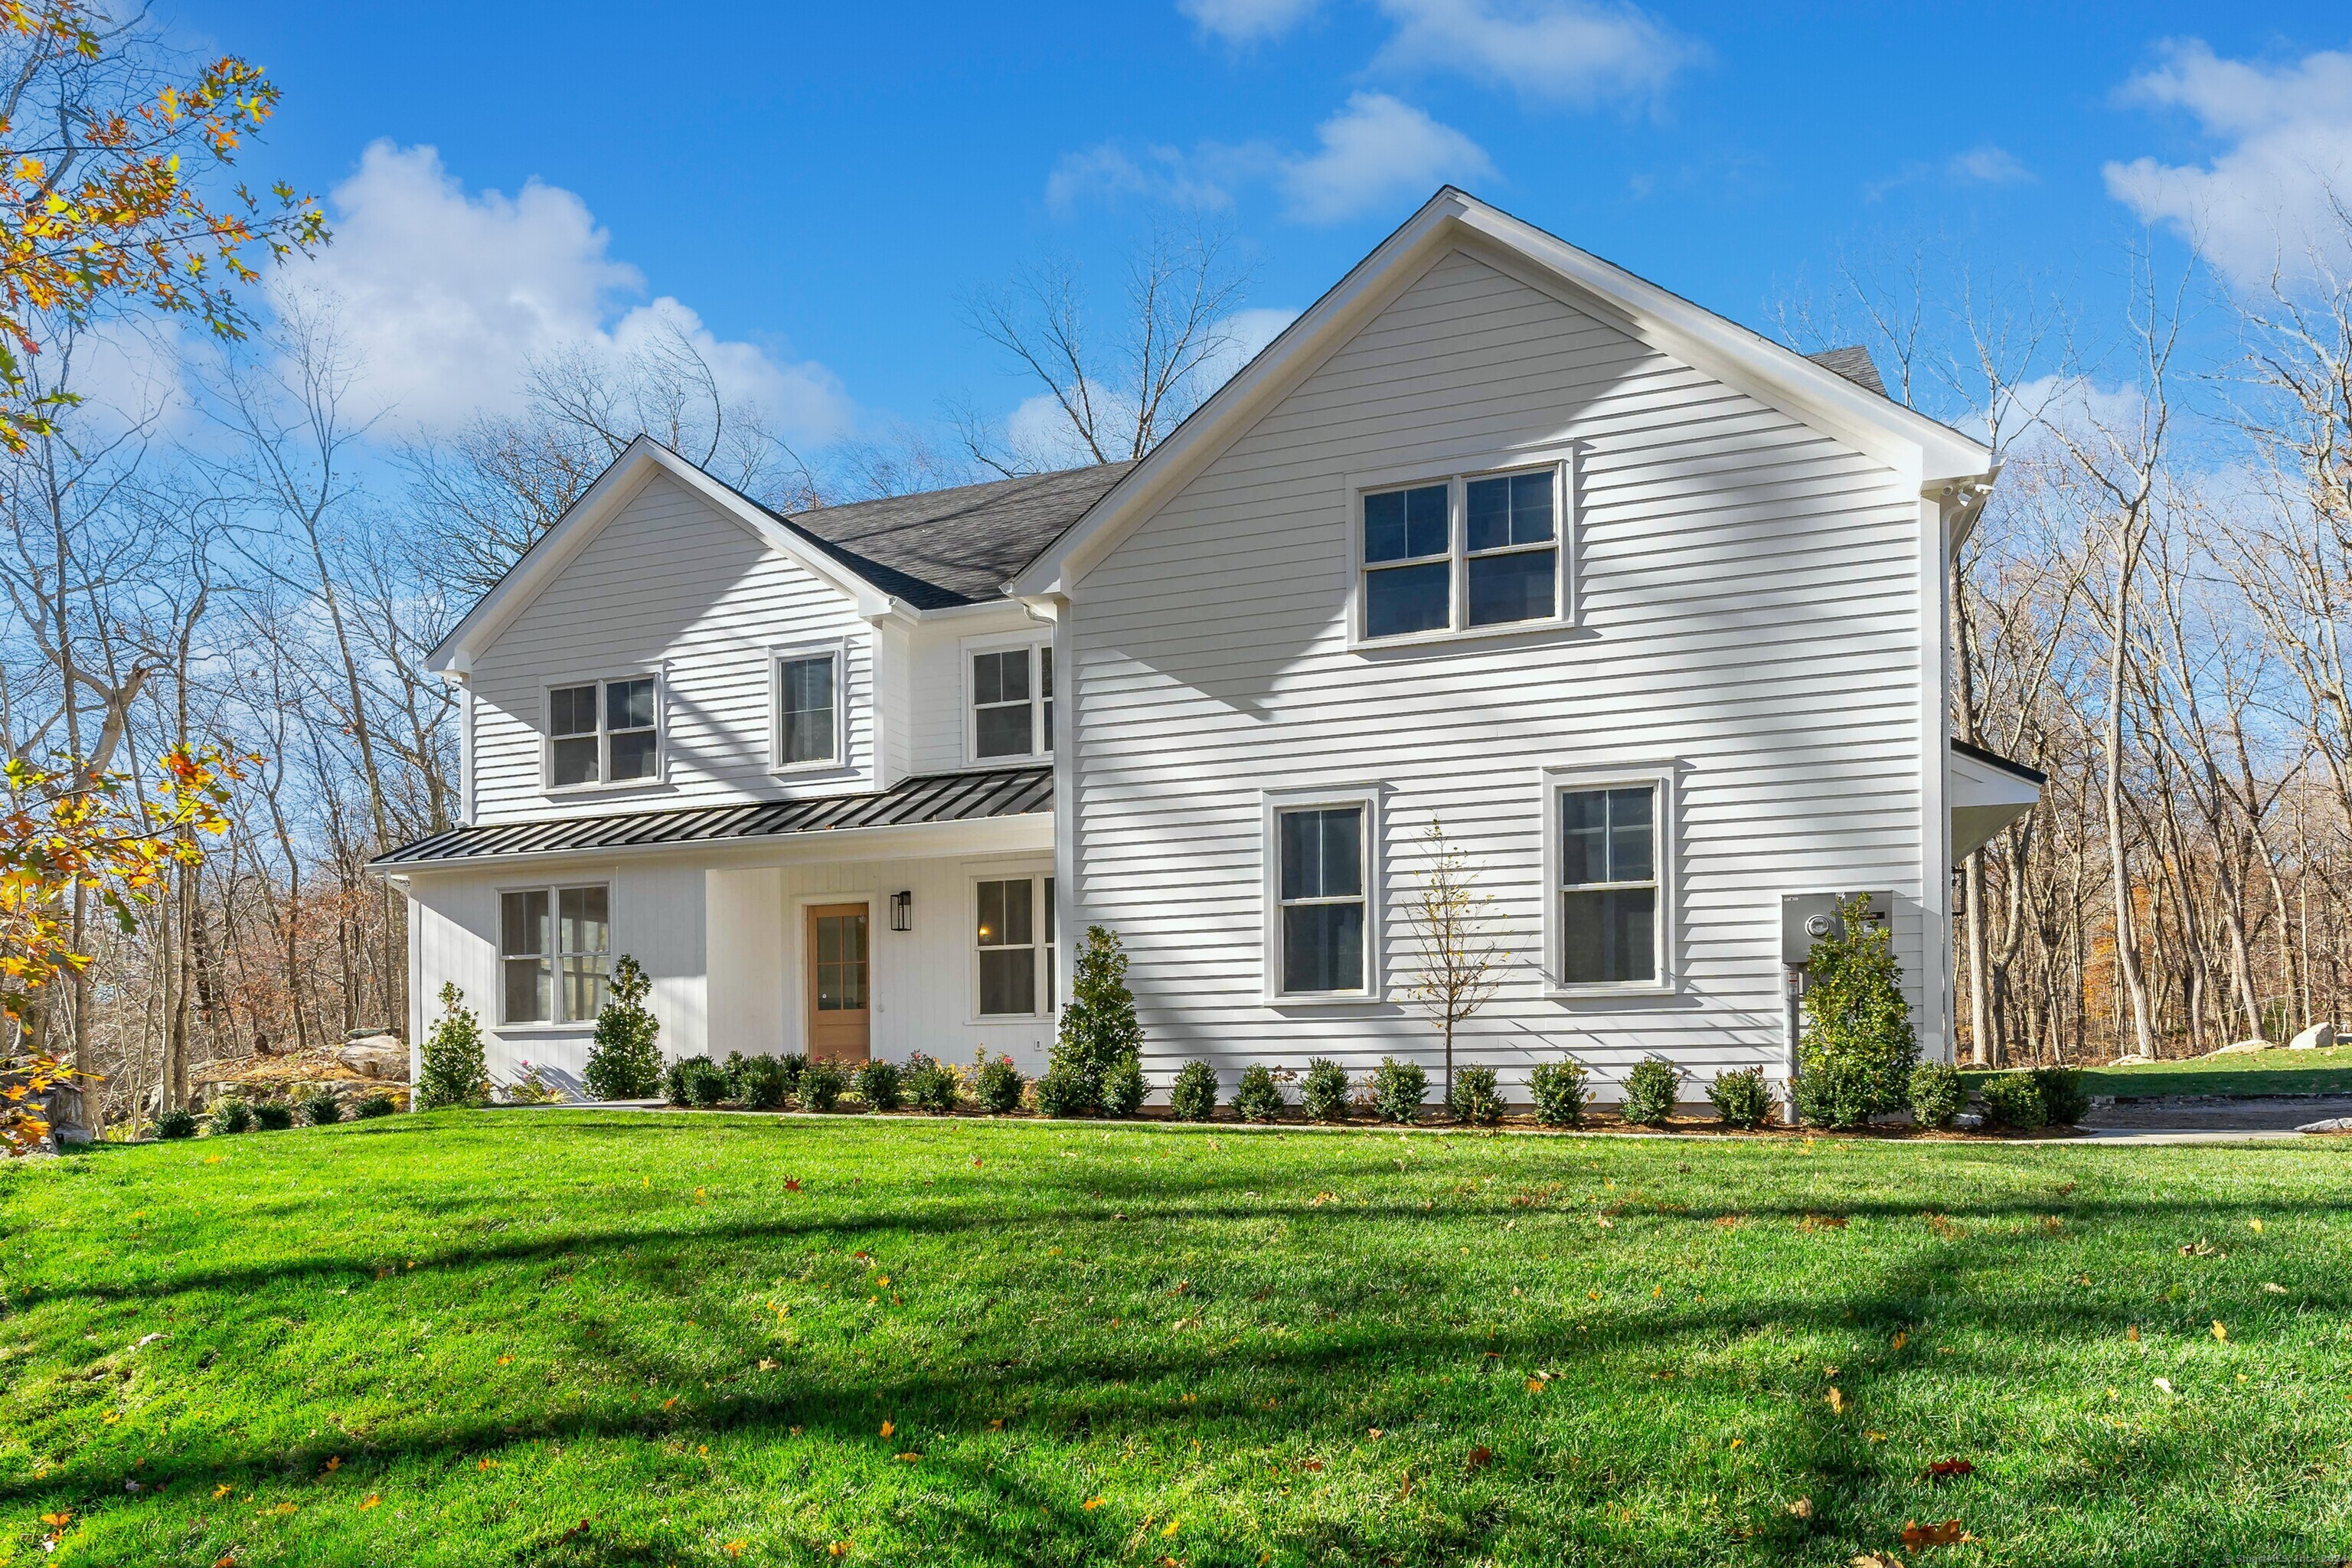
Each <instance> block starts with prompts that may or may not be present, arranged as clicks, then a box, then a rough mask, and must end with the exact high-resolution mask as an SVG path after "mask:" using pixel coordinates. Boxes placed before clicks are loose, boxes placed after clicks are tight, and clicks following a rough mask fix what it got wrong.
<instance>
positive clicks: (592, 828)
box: [369, 767, 1054, 868]
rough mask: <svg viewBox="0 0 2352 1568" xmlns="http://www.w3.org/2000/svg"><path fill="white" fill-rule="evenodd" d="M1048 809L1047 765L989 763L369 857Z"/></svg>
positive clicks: (485, 831)
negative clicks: (837, 790) (868, 787)
mask: <svg viewBox="0 0 2352 1568" xmlns="http://www.w3.org/2000/svg"><path fill="white" fill-rule="evenodd" d="M1053 809H1054V770H1053V769H1052V768H1050V767H1044V768H996V769H991V770H988V771H984V772H976V773H926V774H923V775H921V776H919V777H917V778H911V779H905V780H902V781H900V782H899V783H898V784H893V785H891V786H890V787H889V788H888V789H886V790H883V791H880V792H879V793H877V794H869V795H814V796H810V797H808V798H805V799H801V800H766V801H753V802H751V803H749V804H746V805H706V806H697V807H692V808H689V809H688V810H684V811H639V812H627V813H621V814H618V815H614V816H567V817H561V818H557V819H554V820H541V821H538V822H501V823H498V824H495V825H493V826H486V827H451V828H446V829H444V830H443V831H442V832H439V833H436V834H434V835H432V836H431V837H426V838H420V839H418V840H417V841H416V842H415V843H414V844H404V845H403V846H401V847H399V848H397V849H393V850H388V851H386V852H385V853H384V854H382V855H379V856H377V857H376V858H374V859H373V860H372V861H370V862H369V864H370V865H371V866H375V867H383V868H396V867H403V866H429V865H432V864H434V863H435V862H438V861H450V860H475V859H479V858H483V857H485V856H499V855H548V854H555V853H559V852H562V851H563V850H568V849H630V848H649V847H656V846H669V845H682V844H706V843H709V842H710V841H711V840H713V839H721V838H761V837H773V836H776V835H779V834H787V833H828V832H833V831H835V830H838V829H841V828H845V827H905V826H911V825H913V824H916V823H923V822H970V821H974V820H977V819H979V818H981V817H986V816H1024V815H1026V814H1027V813H1030V812H1033V811H1051V810H1053Z"/></svg>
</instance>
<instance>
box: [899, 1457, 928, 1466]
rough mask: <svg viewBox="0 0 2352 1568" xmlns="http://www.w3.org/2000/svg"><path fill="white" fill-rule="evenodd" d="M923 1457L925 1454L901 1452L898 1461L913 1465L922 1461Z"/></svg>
mask: <svg viewBox="0 0 2352 1568" xmlns="http://www.w3.org/2000/svg"><path fill="white" fill-rule="evenodd" d="M922 1457H923V1456H922V1455H920V1454H901V1455H899V1456H898V1462H899V1463H900V1464H905V1465H912V1464H915V1463H918V1462H919V1461H920V1460H921V1458H922Z"/></svg>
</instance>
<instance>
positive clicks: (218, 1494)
mask: <svg viewBox="0 0 2352 1568" xmlns="http://www.w3.org/2000/svg"><path fill="white" fill-rule="evenodd" d="M228 1494H229V1484H228V1483H227V1482H226V1481H223V1482H222V1483H221V1484H220V1485H218V1486H216V1487H215V1488H214V1489H213V1501H215V1502H218V1501H220V1500H221V1499H223V1498H225V1497H226V1496H228Z"/></svg>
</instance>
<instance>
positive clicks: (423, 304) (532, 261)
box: [272, 142, 851, 440]
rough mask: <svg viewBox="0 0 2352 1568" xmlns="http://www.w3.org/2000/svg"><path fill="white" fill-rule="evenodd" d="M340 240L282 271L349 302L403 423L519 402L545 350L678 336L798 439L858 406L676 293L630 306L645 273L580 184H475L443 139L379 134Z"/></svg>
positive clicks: (382, 393) (279, 279)
mask: <svg viewBox="0 0 2352 1568" xmlns="http://www.w3.org/2000/svg"><path fill="white" fill-rule="evenodd" d="M332 203H333V208H334V216H333V223H334V229H335V240H334V243H333V244H332V245H330V246H328V247H326V248H325V249H324V250H322V251H320V254H319V256H318V257H317V258H316V259H315V260H313V261H310V262H309V263H304V264H297V265H293V266H289V267H286V268H280V269H278V271H277V273H276V274H274V275H273V279H272V286H273V288H274V289H277V290H278V292H279V297H280V298H281V300H292V299H295V298H298V297H299V296H300V295H302V294H304V293H308V292H311V291H316V292H317V293H320V294H323V295H327V296H331V297H332V298H334V299H335V300H338V301H339V302H340V306H341V330H342V332H343V334H344V337H345V339H346V341H347V342H348V344H349V346H350V347H351V348H352V350H353V351H354V352H355V353H356V354H357V355H358V356H359V358H360V360H361V362H362V369H361V373H360V384H359V385H358V387H356V388H355V391H356V392H357V393H358V394H359V395H360V396H362V398H364V399H366V400H370V401H373V402H375V403H377V404H379V405H383V406H384V407H385V408H387V409H389V410H390V412H389V414H388V416H387V424H388V425H389V426H391V427H392V428H394V429H395V430H414V429H431V428H443V427H446V426H449V425H451V424H454V423H456V422H457V421H459V420H462V419H463V418H465V417H466V416H468V415H471V414H474V413H476V412H478V411H486V412H493V413H496V412H507V411H511V410H512V409H514V408H515V407H516V406H517V405H518V404H519V403H520V376H521V372H522V369H523V366H524V365H525V364H526V363H528V362H530V360H531V359H532V358H533V357H534V356H538V355H541V354H546V353H551V352H552V351H555V350H558V349H562V348H567V347H572V346H585V347H587V348H589V349H591V350H604V351H609V352H611V353H614V354H615V355H616V356H617V355H625V354H627V353H629V352H630V351H631V350H632V349H633V348H636V347H640V346H643V345H645V344H646V343H647V342H649V341H651V340H652V339H653V338H654V337H655V336H656V334H659V333H663V332H667V331H675V332H677V333H678V334H680V335H682V336H683V337H684V338H685V339H686V341H688V342H691V343H692V344H693V345H694V346H695V348H696V349H697V351H698V352H699V353H701V354H702V355H703V357H704V358H705V359H706V360H707V361H708V362H709V364H710V367H711V369H712V372H713V374H715V375H716V377H717V378H718V380H719V387H720V390H721V392H722V393H723V394H724V395H726V396H727V397H728V398H729V399H730V401H742V402H748V403H751V404H752V405H755V406H757V407H759V408H760V409H761V411H762V412H763V413H764V414H765V415H766V416H768V417H769V418H770V419H771V420H772V422H773V423H774V424H775V426H777V428H778V429H779V430H780V431H782V432H783V433H784V434H786V435H789V436H792V437H795V438H803V439H813V440H824V439H828V438H830V437H834V436H836V435H838V434H840V433H841V432H842V431H843V430H844V429H845V428H846V427H847V425H848V423H849V418H850V412H851V411H850V406H849V404H848V400H847V398H846V397H845V395H844V393H843V391H842V389H841V386H840V384H839V383H838V381H837V380H836V379H835V377H834V375H833V374H832V373H831V372H830V371H828V370H826V369H825V368H824V366H822V365H819V364H814V363H789V362H786V361H783V360H780V359H778V358H777V357H775V356H774V355H772V354H771V353H769V352H768V351H767V350H765V349H763V348H761V347H760V346H759V345H757V344H754V343H749V342H733V341H726V340H721V339H719V337H718V336H717V335H716V334H714V333H713V332H711V331H710V330H709V328H707V327H705V326H704V325H703V323H702V321H701V319H700V318H699V317H698V316H697V315H696V314H695V312H694V311H693V310H690V309H688V307H687V306H685V305H683V304H681V303H680V302H679V301H677V300H674V299H671V298H668V297H667V296H663V297H661V298H657V299H656V300H651V301H650V302H647V303H642V304H637V305H634V306H629V307H627V308H624V302H625V299H626V297H627V296H629V295H632V294H636V293H639V292H641V291H642V290H643V289H644V286H645V279H644V276H643V275H642V274H641V273H639V272H638V271H637V269H636V268H634V267H631V266H629V265H628V264H626V263H625V262H622V261H618V260H615V259H614V258H613V257H612V256H611V255H610V254H609V246H610V241H611V236H610V235H609V234H607V233H606V231H605V230H604V229H603V228H600V227H599V226H597V224H596V221H595V219H594V217H593V216H592V215H591V214H590V212H589V211H588V207H587V204H586V203H584V202H583V201H582V200H581V199H580V198H579V197H578V196H577V195H573V194H572V192H570V191H566V190H562V189H559V188H558V187H556V186H553V185H548V184H541V183H540V182H539V181H537V180H533V181H530V183H528V184H525V185H524V186H523V188H522V190H521V191H520V193H519V194H518V195H513V196H507V195H502V194H500V193H499V192H497V191H483V192H480V193H479V194H477V195H469V194H467V191H466V189H465V187H464V185H463V184H461V183H460V182H459V181H458V180H457V178H456V177H455V176H454V175H452V174H450V173H449V172H448V171H447V170H446V168H445V167H444V166H443V165H442V163H441V158H440V154H439V153H436V151H435V150H434V149H433V148H431V147H409V148H402V147H396V146H394V144H393V143H391V142H374V143H373V144H372V145H371V146H369V148H368V149H367V151H366V152H365V153H362V154H361V157H360V164H359V168H358V169H357V170H356V171H355V172H354V173H353V174H352V176H351V177H350V178H349V179H347V180H345V181H344V182H343V183H342V184H340V185H338V186H337V187H336V188H335V190H334V192H333V194H332Z"/></svg>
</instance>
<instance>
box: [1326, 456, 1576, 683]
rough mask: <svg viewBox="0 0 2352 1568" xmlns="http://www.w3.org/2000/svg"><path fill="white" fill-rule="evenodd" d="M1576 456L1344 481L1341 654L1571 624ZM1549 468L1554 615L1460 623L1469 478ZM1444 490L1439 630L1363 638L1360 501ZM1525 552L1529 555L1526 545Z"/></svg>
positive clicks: (1464, 615)
mask: <svg viewBox="0 0 2352 1568" xmlns="http://www.w3.org/2000/svg"><path fill="white" fill-rule="evenodd" d="M1577 452H1578V448H1577V447H1575V446H1572V445H1571V446H1568V447H1551V448H1544V449H1540V450H1537V451H1531V452H1509V453H1495V454H1490V455H1487V456H1484V457H1481V458H1479V459H1477V460H1476V461H1475V462H1460V463H1433V464H1426V465H1423V466H1422V467H1419V468H1384V469H1379V470H1374V471H1369V472H1361V473H1351V474H1349V475H1348V476H1347V481H1346V484H1347V501H1346V505H1347V514H1348V647H1349V651H1351V652H1355V651H1362V652H1371V651H1375V650H1378V649H1382V648H1398V647H1426V646H1428V645H1431V644H1444V643H1457V642H1482V641H1486V640H1489V639H1492V638H1495V637H1527V636H1529V635H1531V634H1538V633H1543V632H1559V631H1560V630H1562V629H1564V628H1568V627H1572V626H1575V625H1576V624H1577V619H1576V617H1577V604H1576V546H1577V533H1578V526H1577V525H1578V523H1579V521H1580V518H1579V515H1578V510H1577V478H1578V474H1577ZM1542 468H1549V469H1550V470H1551V473H1552V532H1553V536H1554V537H1553V545H1554V554H1553V558H1552V605H1553V613H1552V614H1551V615H1550V616H1546V617H1545V618H1543V619H1541V620H1533V621H1509V622H1506V623H1504V624H1502V625H1500V626H1470V625H1468V624H1467V621H1468V617H1469V614H1470V603H1469V575H1470V574H1469V565H1468V562H1469V555H1470V552H1469V505H1468V485H1469V482H1470V481H1471V480H1472V479H1492V478H1496V477H1499V476H1501V475H1505V474H1523V473H1528V472H1530V471H1533V470H1537V469H1542ZM1433 484H1443V485H1444V486H1445V543H1446V559H1447V562H1448V563H1449V569H1450V576H1449V592H1448V595H1447V605H1448V609H1447V614H1446V625H1445V626H1444V628H1443V629H1441V630H1438V631H1429V632H1414V633H1412V634H1410V635H1408V636H1404V637H1367V636H1365V635H1364V616H1365V613H1366V606H1365V594H1364V573H1365V562H1364V498H1365V497H1366V496H1368V495H1377V494H1379V493H1380V492H1381V491H1383V490H1399V489H1415V488H1418V487H1421V486H1424V485H1433ZM1529 548H1533V547H1532V546H1531V547H1529Z"/></svg>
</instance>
